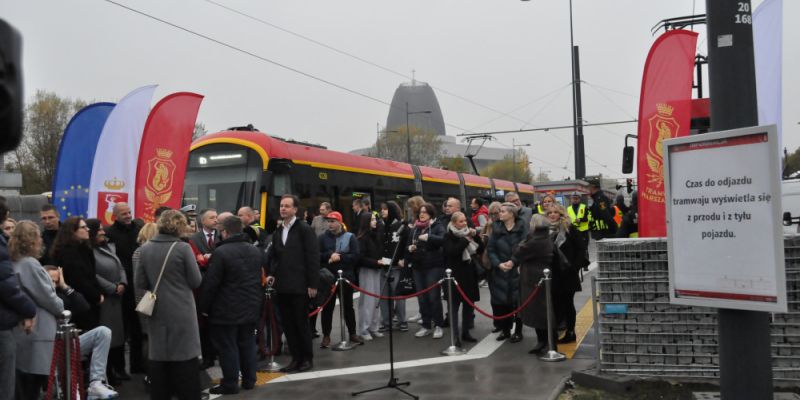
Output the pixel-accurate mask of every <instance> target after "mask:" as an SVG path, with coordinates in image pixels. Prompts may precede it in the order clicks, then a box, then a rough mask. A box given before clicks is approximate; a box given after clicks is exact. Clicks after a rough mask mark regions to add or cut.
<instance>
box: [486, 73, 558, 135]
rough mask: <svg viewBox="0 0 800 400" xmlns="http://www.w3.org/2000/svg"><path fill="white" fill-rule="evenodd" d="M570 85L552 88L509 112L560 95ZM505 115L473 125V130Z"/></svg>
mask: <svg viewBox="0 0 800 400" xmlns="http://www.w3.org/2000/svg"><path fill="white" fill-rule="evenodd" d="M570 85H572V82H569V83H566V84H565V85H563V86H561V87H559V88H556V89H554V90H551V91H549V92H547V93H545V94H544V95H542V96H539V97H537V98H535V99H533V100H531V101H529V102H527V103H525V104H523V105H521V106H518V107H515V108H514V109H513V110H511V111H509V112H508V114H514V113H515V112H517V111H519V110H521V109H523V108H525V107H527V106H529V105H531V104H534V103H537V102H539V101H542V100H544V99H546V98H548V97H550V96H552V95H554V94H556V95H560V94H561V93H560V92H561V91H563V90H564V89H566V88H568V87H570ZM545 107H546V106H545ZM505 116H506V115H505V114H503V115H499V116H497V117H495V118H492V119H490V120H488V121H485V122H482V123H480V124H478V125H475V126H473V127H472V129H471V131H474V130H476V129H478V128H480V127H482V126H486V125H488V124H490V123H492V122H495V121H497V120H499V119H501V118H504V117H505ZM526 124H527V122H526Z"/></svg>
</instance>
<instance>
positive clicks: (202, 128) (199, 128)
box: [192, 122, 208, 141]
mask: <svg viewBox="0 0 800 400" xmlns="http://www.w3.org/2000/svg"><path fill="white" fill-rule="evenodd" d="M207 133H208V131H207V130H206V124H204V123H202V122H195V123H194V130H193V131H192V141H195V140H197V138H199V137H200V136H203V135H205V134H207Z"/></svg>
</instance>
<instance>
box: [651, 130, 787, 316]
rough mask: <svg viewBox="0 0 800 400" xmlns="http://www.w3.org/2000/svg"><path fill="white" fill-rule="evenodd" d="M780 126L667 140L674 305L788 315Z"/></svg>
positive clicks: (670, 267)
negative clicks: (782, 221)
mask: <svg viewBox="0 0 800 400" xmlns="http://www.w3.org/2000/svg"><path fill="white" fill-rule="evenodd" d="M778 148H779V144H778V135H777V129H776V128H775V126H774V125H770V126H761V127H749V128H742V129H735V130H730V131H722V132H714V133H708V134H703V135H694V136H688V137H682V138H677V139H672V140H665V141H664V189H665V190H664V192H665V201H666V211H667V245H668V252H669V292H670V302H671V303H673V304H682V305H692V306H703V307H715V308H727V309H739V310H751V311H767V312H786V311H787V305H786V273H785V266H784V258H783V229H782V225H781V215H780V214H781V187H780V164H779V160H780V154H779V150H778Z"/></svg>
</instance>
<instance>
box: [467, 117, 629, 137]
mask: <svg viewBox="0 0 800 400" xmlns="http://www.w3.org/2000/svg"><path fill="white" fill-rule="evenodd" d="M634 122H638V120H636V119H633V120H627V121H611V122H596V123H593V124H583V126H584V127H587V126H601V125H619V124H630V123H634ZM574 127H575V125H558V126H548V127H545V128H530V129H518V130H509V131H493V132H474V133H459V134H458V135H456V136H466V137H469V136H473V135H499V134H505V133H522V132H537V131H538V132H547V131H551V130H557V129H572V128H574Z"/></svg>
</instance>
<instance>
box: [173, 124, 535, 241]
mask: <svg viewBox="0 0 800 400" xmlns="http://www.w3.org/2000/svg"><path fill="white" fill-rule="evenodd" d="M509 191H515V192H518V193H519V194H520V197H521V198H522V201H523V202H526V203H529V204H533V195H534V189H533V186H531V185H530V184H526V183H515V182H511V181H506V180H500V179H491V178H487V177H482V176H475V175H470V174H465V173H460V172H454V171H447V170H441V169H436V168H430V167H423V166H416V165H410V164H406V163H402V162H396V161H389V160H382V159H377V158H371V157H364V156H358V155H353V154H348V153H341V152H337V151H331V150H327V149H324V148H321V147H319V146H314V145H309V144H305V143H298V142H294V141H287V140H283V139H280V138H277V137H273V136H269V135H266V134H264V133H261V132H257V131H240V130H229V131H224V132H218V133H214V134H210V135H205V136H203V137H201V138H199V139H197V140H196V141H195V142H194V143H193V144H192V147H191V153H190V156H189V164H188V167H187V171H186V181H185V183H184V193H183V203H184V204H196V205H197V208H198V209H203V208H215V209H217V210H219V211H222V210H226V211H227V210H233V211H234V212H235V210H236V209H237V208H238V207H241V206H245V205H247V206H252V207H253V208H255V209H259V210H260V211H261V221H260V222H261V225H262V226H264V227H265V228H266V229H267V230H268V231H272V229H273V228H274V227H275V226H276V220H277V218H278V203H279V201H278V199H279V198H280V196H281V195H283V194H286V193H292V194H296V195H297V196H298V197H299V198H300V201H301V207H302V208H303V209H307V210H311V211H309V212H313V211H315V210H316V207H318V206H319V204H320V203H321V202H323V201H327V202H329V203H331V205H332V206H333V208H334V209H335V210H337V211H340V212H341V213H342V214H343V216H344V217H345V221H349V220H350V217H351V214H352V210H351V204H352V200H353V199H355V198H361V197H369V198H370V200H371V201H372V204H373V207H375V208H377V207H378V205H379V204H380V203H381V202H384V201H389V200H395V201H397V202H398V204H400V205H401V207H403V206H404V204H405V200H406V199H407V198H409V197H411V196H415V195H422V196H423V197H425V199H426V200H427V201H430V202H431V203H433V204H437V205H440V204H442V202H443V201H444V200H445V199H447V198H448V197H456V198H459V199H461V202H462V204H463V205H464V207H465V208H467V212H469V211H470V210H469V206H468V204H469V203H468V201H469V200H470V199H471V198H473V197H479V198H482V199H484V200H499V201H502V200H503V196H504V194H505V193H506V192H509Z"/></svg>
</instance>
